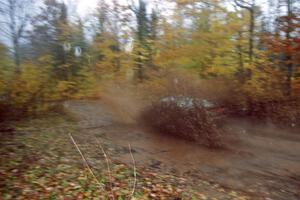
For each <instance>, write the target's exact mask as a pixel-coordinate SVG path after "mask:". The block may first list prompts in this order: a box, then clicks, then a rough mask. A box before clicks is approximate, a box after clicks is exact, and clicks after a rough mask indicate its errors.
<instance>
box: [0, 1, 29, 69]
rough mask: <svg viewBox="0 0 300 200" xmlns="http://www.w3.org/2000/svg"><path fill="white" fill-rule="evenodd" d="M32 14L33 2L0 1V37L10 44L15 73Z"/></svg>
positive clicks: (18, 65) (18, 66) (18, 67)
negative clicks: (0, 33)
mask: <svg viewBox="0 0 300 200" xmlns="http://www.w3.org/2000/svg"><path fill="white" fill-rule="evenodd" d="M33 12H34V1H33V0H1V1H0V16H1V21H0V24H1V26H0V30H1V32H2V34H3V35H2V36H3V37H5V38H6V40H8V41H9V42H10V46H11V47H12V48H11V52H12V53H13V57H14V63H15V66H16V71H17V72H19V71H20V63H21V55H20V54H21V52H20V45H21V41H22V39H24V37H25V33H26V30H27V28H28V25H29V23H30V19H31V17H32V13H33Z"/></svg>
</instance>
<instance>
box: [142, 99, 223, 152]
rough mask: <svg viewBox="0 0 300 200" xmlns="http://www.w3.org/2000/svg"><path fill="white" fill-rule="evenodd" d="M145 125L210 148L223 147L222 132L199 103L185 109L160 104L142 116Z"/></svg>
mask: <svg viewBox="0 0 300 200" xmlns="http://www.w3.org/2000/svg"><path fill="white" fill-rule="evenodd" d="M142 120H143V123H144V124H145V125H147V126H149V127H151V128H154V129H155V130H156V131H159V132H161V133H163V134H169V135H173V136H178V137H181V138H184V139H187V140H192V141H196V142H197V143H199V144H201V145H204V146H206V147H209V148H220V147H222V146H223V143H222V141H221V139H222V138H221V134H220V131H219V130H218V129H217V126H216V125H215V123H214V122H213V120H212V119H211V118H210V116H209V115H208V113H207V111H206V110H205V109H204V108H203V107H202V105H200V104H198V103H196V102H195V103H194V106H193V107H192V108H183V107H180V106H178V104H177V103H176V102H158V103H155V104H153V105H151V106H149V107H148V108H147V109H146V110H145V111H144V112H143V114H142Z"/></svg>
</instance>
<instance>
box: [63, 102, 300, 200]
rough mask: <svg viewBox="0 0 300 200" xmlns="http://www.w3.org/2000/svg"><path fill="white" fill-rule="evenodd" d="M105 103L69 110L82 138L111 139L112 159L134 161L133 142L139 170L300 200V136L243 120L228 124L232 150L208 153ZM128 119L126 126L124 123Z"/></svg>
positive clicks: (256, 194)
mask: <svg viewBox="0 0 300 200" xmlns="http://www.w3.org/2000/svg"><path fill="white" fill-rule="evenodd" d="M107 105H108V104H107V103H104V102H101V101H72V102H67V103H65V107H66V108H68V109H69V110H70V111H71V112H73V113H74V114H75V115H76V116H77V117H78V119H79V126H80V127H81V128H82V134H85V135H86V136H87V138H93V137H98V138H99V139H103V140H106V141H109V143H110V149H109V151H110V152H113V153H111V157H112V158H113V159H114V160H119V161H120V162H125V163H130V162H131V158H130V153H129V151H128V143H130V144H131V146H132V149H133V154H134V157H135V160H136V163H137V166H138V167H146V168H149V167H150V168H152V169H153V170H157V171H159V172H166V173H172V174H175V175H180V176H181V177H184V178H187V179H188V180H189V181H190V183H191V184H192V185H193V186H195V188H197V185H198V183H199V181H200V180H201V181H202V180H206V181H207V182H209V183H211V184H215V185H217V186H218V185H220V186H222V187H223V188H228V189H233V190H238V191H241V192H243V193H245V194H247V195H249V196H250V197H252V198H253V199H269V200H270V199H274V200H276V199H278V200H279V199H282V200H283V199H284V200H285V199H288V200H298V199H300V134H299V132H300V131H299V132H298V133H295V132H290V131H287V130H282V129H278V128H276V127H275V126H273V125H258V124H254V123H251V122H249V121H247V120H243V119H231V120H227V122H226V123H225V125H224V126H225V129H226V133H227V134H228V135H229V136H230V138H235V139H234V140H230V141H229V143H228V146H229V150H228V149H227V150H215V151H214V150H209V149H206V148H202V147H200V146H199V145H196V144H194V143H191V142H187V141H183V140H180V139H178V138H172V137H168V136H165V135H162V134H158V133H153V132H151V131H147V130H145V129H144V128H142V127H139V126H138V124H137V123H135V122H134V120H128V119H126V120H122V119H120V117H119V116H120V113H122V118H123V119H124V117H125V118H126V116H127V117H129V118H130V117H131V113H130V109H126V108H124V110H122V109H121V110H120V109H119V108H117V107H116V106H111V105H110V106H107ZM124 121H125V122H124Z"/></svg>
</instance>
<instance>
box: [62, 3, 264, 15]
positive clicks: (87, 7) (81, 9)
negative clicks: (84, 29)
mask: <svg viewBox="0 0 300 200" xmlns="http://www.w3.org/2000/svg"><path fill="white" fill-rule="evenodd" d="M64 1H65V2H68V1H69V2H74V3H75V4H77V12H78V14H79V15H80V16H81V17H84V16H85V15H87V14H89V13H91V12H92V11H93V10H94V9H95V8H96V6H97V2H98V1H99V0H64ZM117 1H118V2H120V3H123V4H126V3H127V2H131V0H117ZM134 1H137V0H134ZM144 1H145V2H146V3H148V5H150V6H151V4H152V5H153V2H155V1H156V2H158V5H159V6H161V2H162V0H144ZM225 1H226V0H224V2H225ZM267 1H268V0H256V3H257V4H258V5H260V6H262V7H263V8H266V3H267ZM106 2H108V3H109V2H111V0H106Z"/></svg>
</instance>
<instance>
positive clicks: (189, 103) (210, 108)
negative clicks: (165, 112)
mask: <svg viewBox="0 0 300 200" xmlns="http://www.w3.org/2000/svg"><path fill="white" fill-rule="evenodd" d="M160 102H161V103H165V104H175V105H176V106H178V107H179V108H181V109H195V108H196V107H197V106H201V107H203V108H204V109H205V110H206V111H207V112H208V114H209V115H210V116H211V117H213V118H215V119H216V118H222V117H224V116H225V113H226V109H225V108H224V107H222V106H220V105H219V104H217V103H215V102H212V101H210V100H207V99H200V98H193V97H185V96H168V97H164V98H162V99H161V100H160Z"/></svg>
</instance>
